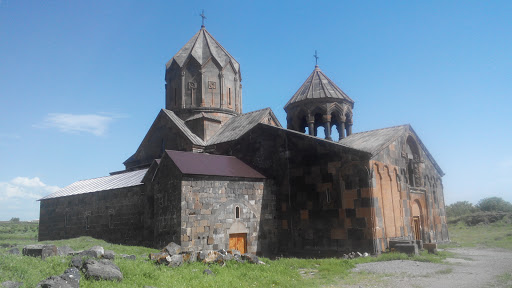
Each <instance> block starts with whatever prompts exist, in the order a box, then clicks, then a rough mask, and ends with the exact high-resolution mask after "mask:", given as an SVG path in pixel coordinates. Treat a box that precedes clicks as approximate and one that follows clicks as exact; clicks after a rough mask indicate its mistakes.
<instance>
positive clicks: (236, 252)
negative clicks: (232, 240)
mask: <svg viewBox="0 0 512 288" xmlns="http://www.w3.org/2000/svg"><path fill="white" fill-rule="evenodd" d="M228 253H229V254H232V255H233V256H235V255H239V256H242V253H240V251H238V250H235V249H229V250H228Z"/></svg>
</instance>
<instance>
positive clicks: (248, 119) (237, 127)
mask: <svg viewBox="0 0 512 288" xmlns="http://www.w3.org/2000/svg"><path fill="white" fill-rule="evenodd" d="M268 116H270V117H272V120H274V122H275V123H276V124H277V125H279V127H281V123H279V120H277V118H276V116H275V115H274V113H273V112H272V110H271V109H270V108H265V109H261V110H256V111H253V112H249V113H245V114H242V115H238V116H235V117H233V118H231V119H229V120H228V121H227V122H226V123H225V124H224V125H222V127H221V128H220V129H219V131H217V133H216V134H215V135H214V136H213V137H212V138H211V139H210V140H208V142H207V145H213V144H218V143H223V142H229V141H233V140H236V139H238V138H239V137H240V136H242V135H244V134H245V133H246V132H247V131H249V130H251V129H252V127H254V126H256V125H257V124H258V123H261V122H263V120H264V119H265V117H268Z"/></svg>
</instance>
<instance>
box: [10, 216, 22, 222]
mask: <svg viewBox="0 0 512 288" xmlns="http://www.w3.org/2000/svg"><path fill="white" fill-rule="evenodd" d="M9 221H11V222H14V223H18V222H20V218H18V217H12V218H11V220H9Z"/></svg>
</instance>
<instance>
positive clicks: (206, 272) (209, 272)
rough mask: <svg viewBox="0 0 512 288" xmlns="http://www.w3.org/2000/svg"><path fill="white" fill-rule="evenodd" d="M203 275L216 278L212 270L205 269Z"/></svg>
mask: <svg viewBox="0 0 512 288" xmlns="http://www.w3.org/2000/svg"><path fill="white" fill-rule="evenodd" d="M203 274H206V275H213V276H215V274H214V273H213V271H212V270H210V269H204V270H203Z"/></svg>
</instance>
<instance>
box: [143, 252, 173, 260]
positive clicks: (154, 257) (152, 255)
mask: <svg viewBox="0 0 512 288" xmlns="http://www.w3.org/2000/svg"><path fill="white" fill-rule="evenodd" d="M167 256H169V254H167V253H166V252H157V253H149V256H148V257H149V260H151V261H158V259H160V258H162V257H163V258H165V257H167Z"/></svg>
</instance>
